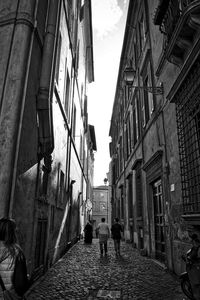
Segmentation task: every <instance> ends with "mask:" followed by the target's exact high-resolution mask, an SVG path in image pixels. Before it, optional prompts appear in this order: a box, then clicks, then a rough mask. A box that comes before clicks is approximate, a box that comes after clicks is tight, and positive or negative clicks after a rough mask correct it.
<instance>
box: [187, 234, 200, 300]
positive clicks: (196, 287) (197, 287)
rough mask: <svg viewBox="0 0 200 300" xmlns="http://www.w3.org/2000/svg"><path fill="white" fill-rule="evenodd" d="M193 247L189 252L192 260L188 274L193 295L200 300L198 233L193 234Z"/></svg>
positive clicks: (199, 243) (199, 245)
mask: <svg viewBox="0 0 200 300" xmlns="http://www.w3.org/2000/svg"><path fill="white" fill-rule="evenodd" d="M191 240H192V248H191V251H190V252H189V254H188V258H189V259H190V261H191V264H190V267H189V268H188V276H189V279H190V282H191V287H192V292H193V297H194V299H195V300H200V240H199V238H198V236H197V234H195V233H194V234H192V236H191Z"/></svg>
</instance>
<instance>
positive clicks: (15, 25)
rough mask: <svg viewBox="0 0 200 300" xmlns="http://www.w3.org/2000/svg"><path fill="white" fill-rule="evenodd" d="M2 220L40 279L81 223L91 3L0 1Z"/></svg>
mask: <svg viewBox="0 0 200 300" xmlns="http://www.w3.org/2000/svg"><path fill="white" fill-rule="evenodd" d="M0 48H1V55H0V66H1V75H0V76H1V83H0V95H1V100H0V105H1V106H0V141H1V148H0V165H1V167H0V192H1V201H0V215H1V217H2V216H9V217H12V218H14V219H15V220H16V222H17V226H18V228H19V232H20V235H19V243H20V244H21V246H22V248H23V250H24V251H25V254H26V257H27V262H28V271H29V273H30V274H31V273H32V274H35V277H37V276H39V275H41V274H42V273H43V272H44V271H45V270H46V269H47V268H48V267H49V266H50V265H51V264H52V263H54V262H55V261H56V260H57V259H58V258H59V257H60V256H61V255H62V254H63V253H64V252H65V251H66V250H67V248H68V247H70V245H71V244H73V243H74V242H76V241H77V239H78V238H79V236H80V234H81V230H82V229H83V226H84V213H83V211H84V210H85V208H83V207H85V206H84V205H85V203H87V201H88V198H89V197H88V195H87V191H88V185H90V186H91V185H92V184H91V183H90V182H89V181H90V180H91V176H90V177H89V176H88V173H89V171H88V170H90V169H91V168H93V167H92V166H90V165H89V164H90V162H91V159H90V156H91V155H90V153H91V150H90V148H88V145H90V144H91V140H90V135H89V134H88V121H87V120H88V116H87V90H88V86H89V83H91V82H92V81H93V80H94V69H93V39H92V15H91V1H90V0H85V1H79V0H75V1H70V0H56V1H55V0H28V1H27V0H18V1H1V2H0Z"/></svg>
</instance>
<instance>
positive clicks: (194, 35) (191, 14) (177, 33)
mask: <svg viewBox="0 0 200 300" xmlns="http://www.w3.org/2000/svg"><path fill="white" fill-rule="evenodd" d="M153 21H154V24H155V25H159V29H160V31H161V32H162V33H163V34H164V35H165V42H164V49H163V50H164V55H165V58H166V59H167V60H168V61H170V62H172V63H174V64H178V65H182V64H183V63H184V62H185V60H186V58H187V56H188V54H189V52H190V51H191V49H192V48H193V47H194V46H195V43H196V41H197V40H198V38H199V35H200V1H199V0H160V1H159V5H158V7H157V9H156V11H155V15H154V20H153Z"/></svg>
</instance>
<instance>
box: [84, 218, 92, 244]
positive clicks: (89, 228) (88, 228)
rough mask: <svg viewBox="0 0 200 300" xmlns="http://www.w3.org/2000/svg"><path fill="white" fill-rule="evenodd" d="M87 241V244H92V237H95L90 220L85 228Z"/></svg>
mask: <svg viewBox="0 0 200 300" xmlns="http://www.w3.org/2000/svg"><path fill="white" fill-rule="evenodd" d="M84 232H85V243H86V244H91V243H92V238H93V234H92V233H93V227H92V224H91V222H90V221H88V222H87V224H86V226H85V228H84Z"/></svg>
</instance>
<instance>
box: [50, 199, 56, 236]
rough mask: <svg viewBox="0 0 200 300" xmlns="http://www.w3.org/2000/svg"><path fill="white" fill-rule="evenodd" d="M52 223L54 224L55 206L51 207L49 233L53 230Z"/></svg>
mask: <svg viewBox="0 0 200 300" xmlns="http://www.w3.org/2000/svg"><path fill="white" fill-rule="evenodd" d="M54 222H55V206H54V205H51V220H50V232H53V230H54Z"/></svg>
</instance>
